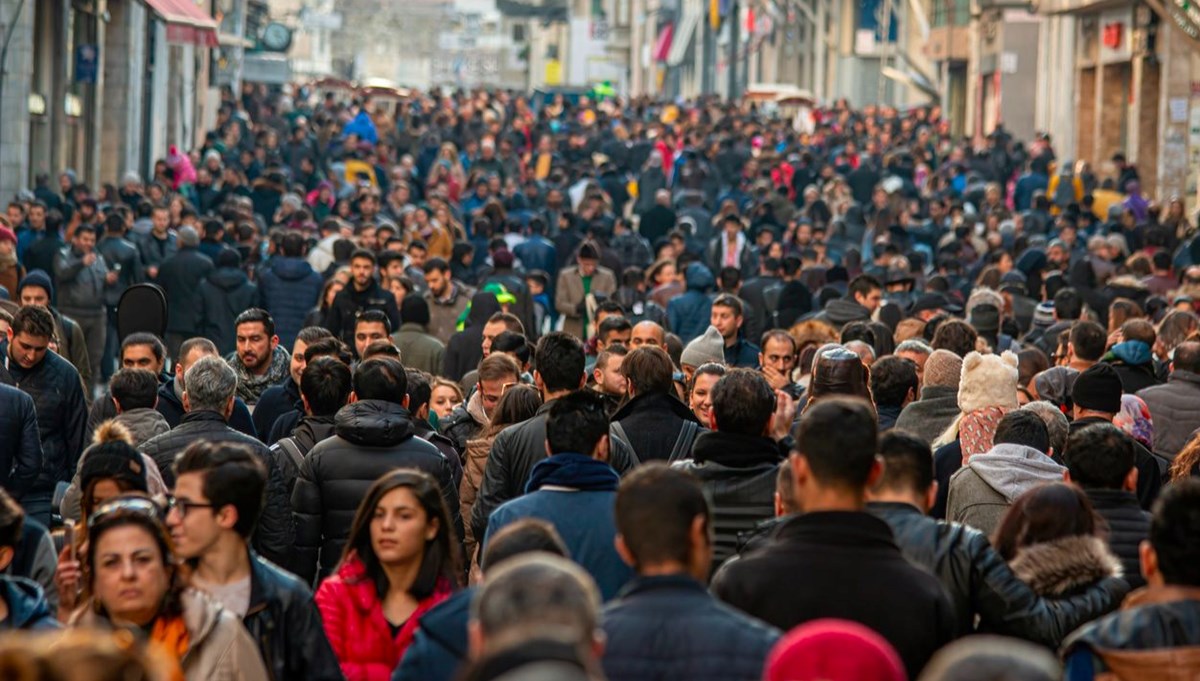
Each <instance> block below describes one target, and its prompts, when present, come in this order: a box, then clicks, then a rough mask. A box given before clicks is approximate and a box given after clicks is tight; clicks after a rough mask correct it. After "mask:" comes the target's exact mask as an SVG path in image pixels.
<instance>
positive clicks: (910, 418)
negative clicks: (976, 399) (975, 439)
mask: <svg viewBox="0 0 1200 681" xmlns="http://www.w3.org/2000/svg"><path fill="white" fill-rule="evenodd" d="M960 413H961V412H960V411H959V409H958V386H944V385H927V386H925V387H923V388H921V399H919V400H917V401H915V402H909V403H908V405H907V406H905V407H904V409H903V410H902V411H901V412H900V418H898V419H896V426H895V427H896V429H897V430H903V431H906V432H909V433H912V434H913V435H916V436H917V437H919V438H921V440H922V441H924V442H926V443H929V444H932V443H933V441H934V440H936V439H938V437H939V436H940V435H941V434H942V433H944V432H945V431H946V429H947V428H949V427H950V424H951V423H954V419H956V418H958V415H959V414H960Z"/></svg>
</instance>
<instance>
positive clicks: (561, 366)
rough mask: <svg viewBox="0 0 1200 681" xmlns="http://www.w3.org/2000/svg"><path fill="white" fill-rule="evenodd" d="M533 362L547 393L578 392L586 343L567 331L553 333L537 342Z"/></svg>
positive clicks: (581, 378)
mask: <svg viewBox="0 0 1200 681" xmlns="http://www.w3.org/2000/svg"><path fill="white" fill-rule="evenodd" d="M533 362H534V366H535V368H536V369H537V372H538V376H540V377H541V379H542V384H543V385H544V386H545V388H546V391H547V392H560V391H563V390H575V389H577V388H578V387H579V385H580V381H581V380H583V370H584V365H585V361H584V357H583V343H581V342H580V341H579V339H578V338H576V337H575V336H573V335H571V334H569V333H566V332H564V331H552V332H550V333H548V334H546V335H545V336H542V339H541V340H539V341H538V344H537V350H535V351H534V353H533Z"/></svg>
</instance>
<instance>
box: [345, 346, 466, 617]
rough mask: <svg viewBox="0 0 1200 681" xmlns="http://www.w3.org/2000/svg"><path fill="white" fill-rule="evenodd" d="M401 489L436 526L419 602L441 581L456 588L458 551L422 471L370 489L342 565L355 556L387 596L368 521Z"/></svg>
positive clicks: (387, 477)
mask: <svg viewBox="0 0 1200 681" xmlns="http://www.w3.org/2000/svg"><path fill="white" fill-rule="evenodd" d="M371 361H374V360H371ZM389 361H391V360H389ZM398 363H399V362H397V364H398ZM400 488H405V489H407V490H408V491H409V492H412V495H413V496H414V497H416V499H417V503H419V504H420V505H421V508H423V509H424V510H425V516H426V520H427V522H428V521H437V524H438V533H437V536H436V537H434V538H433V539H431V540H429V541H427V542H425V555H424V556H423V557H422V558H421V570H420V572H418V573H417V578H416V580H414V581H413V584H412V587H411V589H410V591H411V593H412V595H413V597H414V598H416V599H418V600H421V599H424V598H427V597H428V596H430V595H431V594H433V592H434V590H436V589H437V586H438V582H439V581H441V580H446V581H447V582H449V583H450V584H451V585H453V586H458V584H459V577H458V550H457V549H456V548H455V543H456V542H457V540H456V539H453V538H452V535H453V534H454V525H452V524H451V523H450V511H448V510H447V509H446V501H445V499H443V497H442V490H441V488H440V487H439V486H438V483H437V481H436V480H434V479H433V478H432V477H431V476H430V475H429V474H428V473H425V472H424V471H420V470H416V469H413V468H401V469H398V470H394V471H392V472H390V473H385V474H384V475H383V476H382V477H381V478H379V479H378V480H376V481H375V483H374V484H372V485H371V488H370V489H368V490H367V493H366V495H365V496H364V497H363V500H362V503H360V504H359V505H358V510H357V511H356V512H355V514H354V521H353V522H352V523H351V524H350V533H349V535H348V536H347V537H346V547H345V549H343V550H342V560H341V562H342V563H345V562H346V561H347V560H350V559H351V558H353V557H355V556H357V557H358V559H359V560H360V561H362V564H363V567H364V568H366V573H367V576H368V577H369V578H370V579H371V581H372V582H373V583H374V584H375V591H376V593H377V594H378V595H379V597H380V598H383V597H384V596H385V595H386V594H387V592H388V578H387V575H386V574H385V573H384V571H383V566H382V565H380V563H379V558H378V557H377V556H376V555H375V550H374V549H372V548H371V519H372V518H374V516H375V508H376V507H377V506H379V502H380V501H382V500H383V498H384V497H385V496H387V494H388V493H389V492H392V491H393V490H397V489H400Z"/></svg>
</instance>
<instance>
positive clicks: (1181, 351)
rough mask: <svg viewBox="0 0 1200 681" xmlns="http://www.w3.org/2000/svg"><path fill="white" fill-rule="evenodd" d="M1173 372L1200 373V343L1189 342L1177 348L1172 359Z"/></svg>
mask: <svg viewBox="0 0 1200 681" xmlns="http://www.w3.org/2000/svg"><path fill="white" fill-rule="evenodd" d="M1171 371H1173V372H1174V371H1189V372H1191V373H1193V374H1196V373H1200V342H1196V341H1188V342H1186V343H1180V344H1179V345H1177V346H1175V355H1174V356H1173V357H1172V359H1171Z"/></svg>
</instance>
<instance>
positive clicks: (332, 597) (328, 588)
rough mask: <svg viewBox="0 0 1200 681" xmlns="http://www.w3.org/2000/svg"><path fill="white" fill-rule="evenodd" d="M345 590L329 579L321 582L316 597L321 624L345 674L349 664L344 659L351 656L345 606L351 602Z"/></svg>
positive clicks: (349, 676)
mask: <svg viewBox="0 0 1200 681" xmlns="http://www.w3.org/2000/svg"><path fill="white" fill-rule="evenodd" d="M344 591H345V590H344V589H341V588H340V587H339V583H338V582H337V581H336V580H330V579H327V580H325V581H324V582H322V583H321V587H320V588H319V589H317V595H316V596H315V597H314V600H315V601H316V604H317V611H318V612H319V613H320V614H321V625H322V626H323V627H324V629H325V638H326V640H327V641H329V647H330V648H332V649H333V654H334V655H335V656H337V659H338V663H339V664H340V665H341V667H342V673H343V674H345V673H346V671H347V664H346V663H344V662H343V661H345V660H346V658H347V657H348V656H349V655H348V651H347V650H346V613H345V610H344V608H346V607H349V606H350V602H351V601H350V594H348V593H343V592H344ZM351 676H352V675H351V674H346V677H347V678H351Z"/></svg>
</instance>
